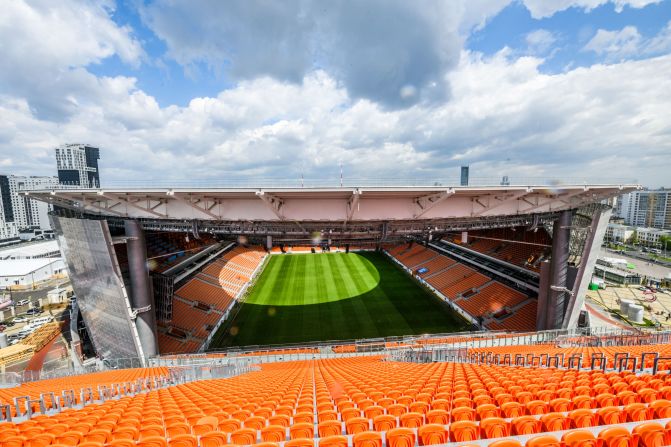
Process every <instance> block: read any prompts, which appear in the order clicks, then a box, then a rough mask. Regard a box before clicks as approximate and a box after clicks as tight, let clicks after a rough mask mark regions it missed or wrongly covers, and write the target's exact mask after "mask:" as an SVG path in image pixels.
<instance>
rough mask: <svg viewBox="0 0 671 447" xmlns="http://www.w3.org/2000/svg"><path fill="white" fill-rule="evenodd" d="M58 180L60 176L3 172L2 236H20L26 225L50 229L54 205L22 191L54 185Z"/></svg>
mask: <svg viewBox="0 0 671 447" xmlns="http://www.w3.org/2000/svg"><path fill="white" fill-rule="evenodd" d="M57 184H58V179H57V178H56V177H38V176H30V177H27V176H20V175H0V226H1V227H2V228H1V229H0V239H9V238H13V237H17V236H18V231H19V230H22V229H24V228H39V229H42V230H50V229H51V224H50V223H49V216H48V214H49V211H51V210H52V209H53V208H52V206H51V205H48V204H46V203H44V202H40V201H38V200H35V199H33V198H31V197H30V196H24V195H22V194H20V192H22V191H31V190H39V189H50V188H53V187H54V186H56V185H57Z"/></svg>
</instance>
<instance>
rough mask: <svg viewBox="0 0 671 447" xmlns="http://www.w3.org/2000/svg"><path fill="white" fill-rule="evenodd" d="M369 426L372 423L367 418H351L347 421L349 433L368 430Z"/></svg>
mask: <svg viewBox="0 0 671 447" xmlns="http://www.w3.org/2000/svg"><path fill="white" fill-rule="evenodd" d="M369 426H370V423H369V422H368V419H366V418H362V417H358V418H350V419H348V420H347V422H345V431H346V432H347V434H348V435H355V434H357V433H361V432H364V431H368V430H369Z"/></svg>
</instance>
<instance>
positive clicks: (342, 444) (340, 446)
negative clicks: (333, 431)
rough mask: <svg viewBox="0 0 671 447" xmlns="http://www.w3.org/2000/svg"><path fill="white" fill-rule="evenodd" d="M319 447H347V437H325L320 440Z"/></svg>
mask: <svg viewBox="0 0 671 447" xmlns="http://www.w3.org/2000/svg"><path fill="white" fill-rule="evenodd" d="M319 447H347V436H343V435H333V436H325V437H323V438H320V439H319Z"/></svg>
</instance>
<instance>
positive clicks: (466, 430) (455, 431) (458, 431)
mask: <svg viewBox="0 0 671 447" xmlns="http://www.w3.org/2000/svg"><path fill="white" fill-rule="evenodd" d="M478 431H479V430H478V424H476V423H475V422H473V421H457V422H453V423H452V424H451V425H450V440H451V441H452V442H464V441H476V440H477V439H478Z"/></svg>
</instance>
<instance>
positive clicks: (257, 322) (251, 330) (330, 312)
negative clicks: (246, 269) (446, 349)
mask: <svg viewBox="0 0 671 447" xmlns="http://www.w3.org/2000/svg"><path fill="white" fill-rule="evenodd" d="M467 326H468V324H467V323H466V322H465V321H464V320H462V319H461V318H460V317H459V316H458V315H456V314H455V313H454V312H452V311H451V310H450V309H449V308H448V307H447V306H446V305H445V304H444V303H442V302H440V300H438V299H437V298H436V297H434V296H433V295H431V294H430V293H429V292H427V291H425V290H424V289H422V288H421V287H420V286H419V285H418V284H417V283H416V282H414V281H413V280H412V279H411V278H410V277H408V275H407V274H406V273H405V272H403V271H402V270H401V269H400V268H399V267H398V266H396V265H394V264H393V263H392V262H391V261H390V260H389V259H388V258H387V257H386V256H385V255H383V254H382V253H373V252H361V253H323V254H322V253H320V254H295V255H290V254H284V255H272V256H270V259H269V260H268V261H267V264H266V266H265V268H264V270H263V272H262V273H261V275H260V276H259V278H258V279H257V281H256V284H254V286H253V288H252V290H251V291H250V293H249V295H248V296H247V299H246V301H245V302H244V303H243V304H241V306H240V309H239V312H238V314H237V315H236V317H235V319H234V320H233V321H232V322H231V323H230V324H226V323H225V324H224V325H222V327H221V329H220V332H219V333H217V334H216V335H215V337H214V339H213V341H212V344H211V345H210V348H211V349H216V348H221V347H226V346H247V345H269V344H285V343H303V342H308V341H323V340H347V339H357V338H373V337H385V336H392V335H410V334H424V333H438V332H456V331H461V330H465V329H466V327H467Z"/></svg>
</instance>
